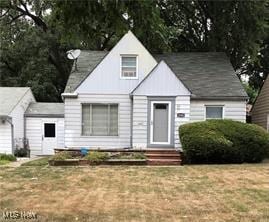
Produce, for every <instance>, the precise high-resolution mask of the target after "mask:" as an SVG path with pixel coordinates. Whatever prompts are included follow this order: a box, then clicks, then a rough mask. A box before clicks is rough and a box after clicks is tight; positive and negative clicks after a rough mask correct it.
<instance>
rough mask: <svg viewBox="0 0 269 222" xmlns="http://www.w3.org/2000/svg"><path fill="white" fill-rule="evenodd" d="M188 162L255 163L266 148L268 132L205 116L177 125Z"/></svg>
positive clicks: (254, 126) (268, 146)
mask: <svg viewBox="0 0 269 222" xmlns="http://www.w3.org/2000/svg"><path fill="white" fill-rule="evenodd" d="M179 135H180V140H181V143H182V147H183V151H184V155H185V161H186V162H189V163H243V162H248V163H256V162H261V161H262V160H263V159H264V158H265V157H266V155H267V153H268V152H269V134H268V133H267V132H266V131H265V130H264V129H263V128H261V127H259V126H257V125H254V124H246V123H242V122H237V121H232V120H208V121H203V122H196V123H189V124H185V125H182V126H180V128H179Z"/></svg>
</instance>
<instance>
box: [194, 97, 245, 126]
mask: <svg viewBox="0 0 269 222" xmlns="http://www.w3.org/2000/svg"><path fill="white" fill-rule="evenodd" d="M206 105H221V106H224V119H232V120H237V121H241V122H246V102H245V101H221V100H220V101H210V100H208V101H207V100H203V101H202V100H192V101H191V115H190V121H192V122H193V121H203V120H205V106H206Z"/></svg>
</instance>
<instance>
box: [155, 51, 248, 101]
mask: <svg viewBox="0 0 269 222" xmlns="http://www.w3.org/2000/svg"><path fill="white" fill-rule="evenodd" d="M155 58H156V59H157V60H158V61H160V60H164V61H165V62H166V63H167V64H168V65H169V67H170V68H171V69H172V70H173V72H174V73H175V74H176V75H177V76H178V78H179V79H180V80H181V81H182V82H183V83H184V84H185V85H186V86H187V88H189V89H190V91H191V92H192V98H212V99H214V98H221V97H238V98H242V99H246V98H248V96H247V94H246V92H245V90H244V88H243V86H242V84H241V82H240V80H239V78H238V77H237V75H236V73H235V71H234V69H233V67H232V65H231V63H230V61H229V59H228V57H227V56H226V55H225V53H222V52H183V53H167V54H160V55H155Z"/></svg>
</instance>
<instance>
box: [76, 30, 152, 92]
mask: <svg viewBox="0 0 269 222" xmlns="http://www.w3.org/2000/svg"><path fill="white" fill-rule="evenodd" d="M124 54H125V55H137V58H138V79H131V80H130V79H121V78H120V73H121V70H120V68H121V64H120V62H121V55H124ZM156 64H157V62H156V61H155V59H154V58H153V57H152V55H151V54H150V53H149V52H148V51H147V50H146V49H145V47H144V46H143V45H142V44H141V43H140V42H139V40H138V39H137V38H136V37H135V36H134V35H133V33H131V32H128V33H127V34H126V35H124V36H123V38H122V39H121V40H120V41H119V42H118V43H117V45H116V46H115V47H114V48H113V49H112V50H111V51H110V52H109V53H108V55H107V56H106V57H105V58H104V59H103V60H102V61H101V62H100V64H99V65H98V66H97V67H96V68H95V69H94V70H93V71H92V73H91V74H90V75H89V76H88V77H87V78H86V79H85V80H84V82H83V83H82V84H81V85H80V86H79V87H78V88H77V90H76V91H75V92H78V93H89V94H91V93H95V94H110V93H111V94H129V93H130V92H131V91H132V90H133V89H134V88H135V87H136V86H137V84H138V83H139V82H141V81H142V80H143V79H144V77H145V76H146V75H147V74H148V73H149V72H150V71H151V70H152V69H153V67H154V66H155V65H156Z"/></svg>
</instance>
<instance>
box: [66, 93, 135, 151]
mask: <svg viewBox="0 0 269 222" xmlns="http://www.w3.org/2000/svg"><path fill="white" fill-rule="evenodd" d="M82 103H103V104H107V103H117V104H118V105H119V135H118V136H82V135H81V104H82ZM130 131H131V99H130V97H129V95H90V94H79V96H78V98H77V99H71V98H66V99H65V146H66V147H93V148H125V147H130V136H131V134H130Z"/></svg>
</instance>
